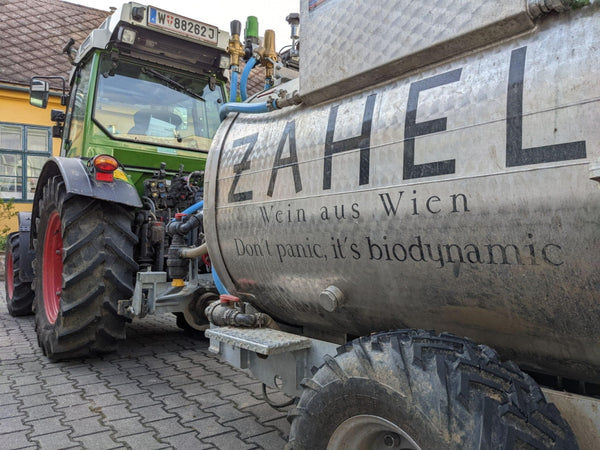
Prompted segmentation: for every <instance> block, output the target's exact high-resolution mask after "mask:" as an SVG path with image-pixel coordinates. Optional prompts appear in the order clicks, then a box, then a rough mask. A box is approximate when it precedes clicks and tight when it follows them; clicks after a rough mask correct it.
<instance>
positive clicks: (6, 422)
mask: <svg viewBox="0 0 600 450" xmlns="http://www.w3.org/2000/svg"><path fill="white" fill-rule="evenodd" d="M25 418H26V417H25V414H22V415H20V416H17V417H7V418H5V419H0V432H2V433H12V432H14V431H23V430H30V429H31V427H30V426H29V425H26V424H25V423H24V422H23V419H25Z"/></svg>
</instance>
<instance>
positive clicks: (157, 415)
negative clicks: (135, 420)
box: [132, 405, 174, 423]
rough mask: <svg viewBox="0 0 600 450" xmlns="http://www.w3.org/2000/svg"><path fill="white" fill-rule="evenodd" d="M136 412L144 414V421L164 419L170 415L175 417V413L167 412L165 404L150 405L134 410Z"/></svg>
mask: <svg viewBox="0 0 600 450" xmlns="http://www.w3.org/2000/svg"><path fill="white" fill-rule="evenodd" d="M132 411H133V412H135V413H136V414H139V415H140V416H142V422H143V423H146V422H152V421H155V420H163V419H167V418H169V417H174V414H172V413H170V412H167V411H166V410H165V409H164V407H163V405H150V406H144V407H142V408H138V409H134V410H132Z"/></svg>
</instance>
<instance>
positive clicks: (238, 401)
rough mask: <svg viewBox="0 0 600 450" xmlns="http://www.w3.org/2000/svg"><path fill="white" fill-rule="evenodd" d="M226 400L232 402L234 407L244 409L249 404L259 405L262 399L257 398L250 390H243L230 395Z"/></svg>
mask: <svg viewBox="0 0 600 450" xmlns="http://www.w3.org/2000/svg"><path fill="white" fill-rule="evenodd" d="M227 400H228V401H230V402H232V403H233V404H234V405H235V407H236V408H238V409H244V408H247V407H249V406H254V405H260V404H261V403H263V402H264V399H258V398H256V397H255V396H254V395H253V394H251V393H250V392H243V393H240V394H236V395H230V396H229V397H227Z"/></svg>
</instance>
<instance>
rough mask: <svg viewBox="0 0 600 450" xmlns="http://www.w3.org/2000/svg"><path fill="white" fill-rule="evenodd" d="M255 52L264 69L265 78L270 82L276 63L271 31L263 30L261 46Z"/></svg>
mask: <svg viewBox="0 0 600 450" xmlns="http://www.w3.org/2000/svg"><path fill="white" fill-rule="evenodd" d="M256 52H257V53H258V54H259V55H260V64H261V65H262V66H263V67H264V68H265V76H266V78H267V80H272V79H273V73H274V69H275V63H276V62H277V52H276V51H275V32H274V31H273V30H265V38H264V42H263V46H262V47H259V48H258V49H257V50H256Z"/></svg>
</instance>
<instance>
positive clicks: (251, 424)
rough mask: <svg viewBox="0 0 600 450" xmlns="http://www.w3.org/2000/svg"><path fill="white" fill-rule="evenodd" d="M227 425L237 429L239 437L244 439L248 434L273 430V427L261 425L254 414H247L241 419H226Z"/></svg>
mask: <svg viewBox="0 0 600 450" xmlns="http://www.w3.org/2000/svg"><path fill="white" fill-rule="evenodd" d="M226 425H227V426H228V427H233V428H235V430H236V431H237V433H238V435H239V436H240V438H241V439H246V438H248V437H250V436H257V435H259V434H265V433H269V432H271V431H273V428H271V427H266V426H264V425H262V424H261V423H260V422H259V421H258V419H257V418H256V417H254V416H247V417H243V418H241V419H237V420H232V421H227V422H226Z"/></svg>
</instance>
